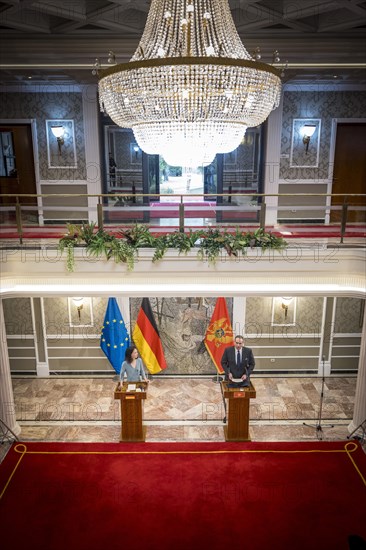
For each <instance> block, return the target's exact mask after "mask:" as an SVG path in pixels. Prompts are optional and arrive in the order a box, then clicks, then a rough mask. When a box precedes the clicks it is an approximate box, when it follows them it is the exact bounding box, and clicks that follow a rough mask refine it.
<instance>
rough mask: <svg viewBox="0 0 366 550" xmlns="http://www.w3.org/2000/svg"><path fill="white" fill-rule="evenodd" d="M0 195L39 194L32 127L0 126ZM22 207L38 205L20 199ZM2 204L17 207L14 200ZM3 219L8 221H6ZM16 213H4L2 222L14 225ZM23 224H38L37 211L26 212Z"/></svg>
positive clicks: (5, 200)
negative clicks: (25, 222)
mask: <svg viewBox="0 0 366 550" xmlns="http://www.w3.org/2000/svg"><path fill="white" fill-rule="evenodd" d="M0 146H1V161H0V193H1V194H25V195H27V194H30V195H36V194H37V185H36V175H35V168H34V156H33V140H32V130H31V125H30V124H22V125H4V124H3V125H1V126H0ZM19 202H20V204H23V205H27V206H29V205H35V206H36V207H37V197H20V198H19ZM0 203H1V204H3V205H4V204H7V205H14V204H15V198H13V197H12V198H7V197H1V199H0ZM4 216H5V217H6V219H4ZM14 219H15V212H14V211H7V212H2V220H3V221H9V222H12V221H14ZM23 220H26V221H27V222H31V221H34V222H37V221H38V213H37V208H35V209H34V211H29V210H27V211H26V212H25V213H24V214H23Z"/></svg>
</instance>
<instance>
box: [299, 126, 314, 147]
mask: <svg viewBox="0 0 366 550" xmlns="http://www.w3.org/2000/svg"><path fill="white" fill-rule="evenodd" d="M315 130H316V126H315V124H305V125H304V126H303V127H302V128H301V134H302V142H303V144H304V145H305V153H306V154H308V150H309V143H310V138H311V136H313V135H314V133H315Z"/></svg>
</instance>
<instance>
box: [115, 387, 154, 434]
mask: <svg viewBox="0 0 366 550" xmlns="http://www.w3.org/2000/svg"><path fill="white" fill-rule="evenodd" d="M129 384H131V382H123V383H122V384H121V383H119V384H118V385H117V387H116V389H115V390H114V398H115V399H119V400H120V401H121V421H122V430H121V439H120V441H145V433H146V427H145V426H143V425H142V408H143V400H144V399H146V393H147V391H146V390H147V382H135V383H134V385H135V386H136V389H141V391H136V390H134V391H128V390H127V388H128V385H129Z"/></svg>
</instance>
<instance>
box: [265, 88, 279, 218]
mask: <svg viewBox="0 0 366 550" xmlns="http://www.w3.org/2000/svg"><path fill="white" fill-rule="evenodd" d="M282 109H283V93H282V95H281V101H280V104H279V106H278V107H277V109H276V110H275V111H272V113H271V114H270V115H269V117H268V122H267V143H266V164H265V168H264V193H266V194H268V193H274V194H276V193H278V180H279V177H280V158H281V134H282ZM266 205H267V211H266V225H275V224H276V223H277V217H278V216H277V207H278V197H266Z"/></svg>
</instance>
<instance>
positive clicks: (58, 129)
mask: <svg viewBox="0 0 366 550" xmlns="http://www.w3.org/2000/svg"><path fill="white" fill-rule="evenodd" d="M51 131H52V133H53V135H54V136H55V138H56V139H57V146H58V154H59V156H61V153H62V146H63V144H64V143H65V140H64V135H65V129H64V127H63V126H51Z"/></svg>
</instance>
